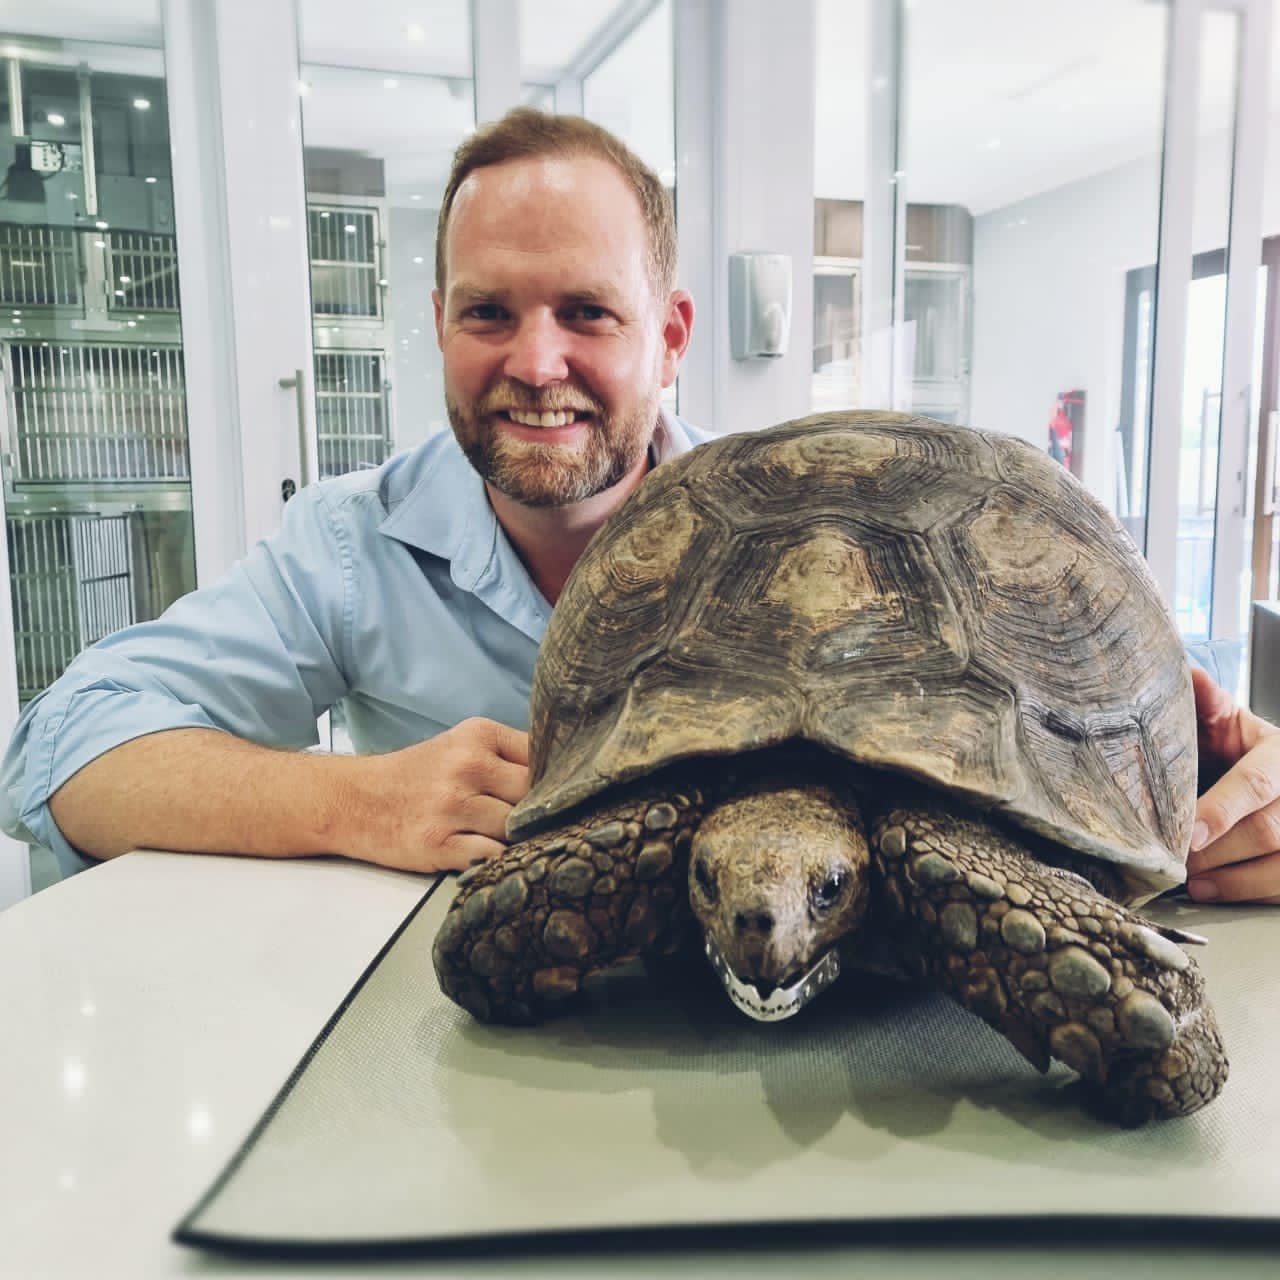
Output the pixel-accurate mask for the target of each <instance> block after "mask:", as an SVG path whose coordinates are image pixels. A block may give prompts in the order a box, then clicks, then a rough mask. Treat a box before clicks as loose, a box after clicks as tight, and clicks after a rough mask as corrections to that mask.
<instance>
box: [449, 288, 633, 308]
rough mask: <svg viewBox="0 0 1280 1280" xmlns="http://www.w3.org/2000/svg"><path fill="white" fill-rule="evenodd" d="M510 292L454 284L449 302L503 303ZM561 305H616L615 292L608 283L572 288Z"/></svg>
mask: <svg viewBox="0 0 1280 1280" xmlns="http://www.w3.org/2000/svg"><path fill="white" fill-rule="evenodd" d="M509 296H510V294H509V292H508V290H506V289H482V288H480V287H479V286H476V285H469V284H460V285H455V286H454V288H453V290H452V291H451V293H450V299H449V300H450V303H451V304H452V305H454V306H459V307H474V306H481V305H484V304H495V303H496V304H500V305H501V304H505V303H506V301H507V299H508V298H509ZM559 301H560V304H561V305H569V306H595V307H616V306H617V305H618V298H617V292H616V291H615V290H614V289H612V288H610V287H609V286H608V285H596V286H590V287H588V288H585V289H574V290H572V291H571V292H569V293H566V294H563V295H562V296H561V297H560V299H559Z"/></svg>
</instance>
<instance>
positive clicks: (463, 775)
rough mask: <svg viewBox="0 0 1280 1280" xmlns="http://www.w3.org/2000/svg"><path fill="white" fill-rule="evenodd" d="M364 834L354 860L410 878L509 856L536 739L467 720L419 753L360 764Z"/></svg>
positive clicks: (358, 812) (358, 819)
mask: <svg viewBox="0 0 1280 1280" xmlns="http://www.w3.org/2000/svg"><path fill="white" fill-rule="evenodd" d="M353 764H354V765H355V767H356V769H357V774H356V777H355V781H356V790H357V797H358V798H357V800H356V803H355V806H354V809H355V812H353V813H352V814H351V815H350V820H351V821H353V822H355V823H357V824H358V827H359V829H358V830H357V831H356V832H355V833H354V838H353V839H352V840H351V841H350V842H349V843H350V844H351V847H350V848H349V849H344V850H343V852H350V853H352V854H353V855H354V856H355V857H358V858H361V859H363V860H364V861H366V862H376V863H380V864H381V865H382V866H384V867H397V868H399V869H401V870H406V871H457V870H461V869H462V868H464V867H469V866H470V865H471V864H472V863H475V862H481V861H483V860H484V859H485V858H491V857H493V856H494V854H497V853H501V852H502V850H503V849H505V848H506V831H507V815H508V814H509V813H510V812H511V809H512V807H513V806H514V805H515V804H516V802H517V801H519V800H521V799H522V798H523V797H524V795H525V793H526V792H527V791H528V790H529V735H528V734H527V733H522V732H521V731H520V730H519V729H511V728H508V727H507V726H506V725H504V724H498V723H497V721H494V720H481V719H472V720H464V721H462V723H461V724H458V725H455V726H454V727H453V728H452V729H449V730H447V731H446V732H445V733H442V734H439V735H438V736H437V737H434V738H432V739H431V740H430V741H428V742H422V743H419V744H418V745H417V746H413V747H405V748H404V749H403V750H401V751H390V752H387V753H386V754H385V755H376V756H361V757H358V758H357V760H356V761H353Z"/></svg>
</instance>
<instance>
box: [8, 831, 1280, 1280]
mask: <svg viewBox="0 0 1280 1280" xmlns="http://www.w3.org/2000/svg"><path fill="white" fill-rule="evenodd" d="M427 885H428V881H427V880H425V879H423V878H422V877H415V876H410V875H404V874H400V873H396V872H391V871H385V870H381V869H379V868H375V867H368V866H361V865H356V864H352V863H348V862H344V861H341V860H338V859H312V860H306V861H289V862H267V861H260V860H256V859H241V858H230V857H207V856H200V857H195V856H190V855H181V854H165V853H136V854H131V855H129V856H128V857H125V858H120V859H117V860H115V861H113V862H111V863H107V864H104V865H103V866H101V867H96V868H94V869H93V870H91V871H89V872H87V873H85V874H83V875H80V876H77V877H74V878H73V879H71V880H69V881H67V882H65V883H63V884H60V885H57V886H55V887H54V888H52V889H49V890H46V891H45V892H43V893H41V894H38V895H36V896H35V897H33V898H31V899H29V900H28V901H26V902H24V903H21V904H19V905H18V906H16V907H13V908H11V909H9V910H8V911H6V912H4V913H2V914H0V1011H2V1013H0V1017H2V1018H3V1024H2V1025H3V1041H2V1045H3V1048H2V1050H0V1102H2V1104H3V1112H2V1114H3V1125H2V1126H0V1277H5V1278H6V1280H7V1278H8V1277H23V1278H24V1280H25V1278H26V1277H40V1276H55V1275H56V1276H62V1275H71V1276H86V1277H100V1276H116V1275H119V1276H130V1277H153V1276H155V1277H160V1276H171V1275H187V1274H192V1273H205V1272H209V1271H233V1272H235V1273H237V1274H254V1275H257V1274H281V1273H288V1274H295V1273H298V1274H300V1273H302V1272H304V1271H305V1272H312V1271H320V1272H321V1273H323V1274H335V1273H340V1274H345V1275H353V1276H356V1275H361V1276H363V1275H369V1274H371V1273H374V1272H381V1271H383V1270H391V1271H396V1272H407V1273H413V1274H431V1275H515V1274H519V1275H534V1274H537V1275H573V1276H579V1275H580V1276H591V1275H599V1274H602V1273H604V1272H605V1271H608V1272H609V1273H610V1274H624V1275H634V1276H639V1275H649V1274H657V1273H659V1272H661V1273H662V1274H664V1275H677V1274H686V1275H705V1274H723V1275H760V1276H776V1275H777V1274H778V1273H779V1271H780V1270H785V1269H787V1268H788V1267H790V1268H791V1269H794V1268H795V1266H796V1264H797V1262H802V1265H803V1270H804V1273H805V1274H809V1275H848V1274H851V1268H852V1273H855V1274H858V1275H869V1274H882V1273H883V1274H890V1273H891V1274H893V1275H894V1277H895V1280H907V1278H909V1277H912V1276H916V1275H919V1276H925V1275H933V1274H936V1273H937V1272H938V1270H939V1269H940V1268H945V1270H946V1272H947V1274H948V1276H949V1277H957V1276H962V1275H974V1276H977V1275H983V1276H985V1277H991V1276H994V1275H996V1274H1001V1273H1003V1274H1007V1275H1026V1274H1028V1273H1034V1274H1037V1275H1059V1274H1061V1275H1067V1274H1072V1275H1075V1276H1079V1274H1080V1273H1081V1272H1082V1271H1084V1272H1088V1271H1094V1272H1096V1273H1098V1274H1102V1273H1105V1272H1106V1271H1107V1270H1108V1268H1110V1267H1113V1266H1116V1265H1123V1266H1124V1268H1125V1274H1126V1280H1133V1278H1134V1277H1136V1276H1140V1275H1147V1274H1150V1275H1153V1276H1154V1275H1157V1274H1158V1275H1159V1276H1160V1277H1161V1278H1162V1280H1172V1278H1173V1277H1180V1276H1187V1277H1190V1276H1199V1275H1203V1274H1204V1273H1205V1269H1206V1268H1207V1267H1209V1266H1210V1265H1212V1266H1213V1267H1214V1269H1215V1271H1216V1272H1218V1273H1221V1274H1225V1275H1265V1274H1270V1273H1272V1272H1273V1270H1274V1265H1275V1263H1274V1259H1275V1254H1274V1246H1265V1245H1257V1246H1256V1247H1242V1248H1230V1247H1228V1245H1227V1244H1220V1245H1218V1246H1217V1247H1216V1248H1207V1247H1203V1246H1199V1245H1197V1246H1196V1247H1194V1248H1189V1247H1185V1246H1182V1247H1177V1248H1175V1249H1164V1248H1161V1247H1160V1246H1159V1244H1158V1242H1154V1241H1153V1242H1150V1243H1149V1244H1146V1245H1144V1246H1142V1247H1141V1248H1140V1249H1137V1250H1136V1251H1135V1252H1128V1251H1125V1250H1117V1249H1116V1248H1114V1247H1110V1248H1108V1247H1093V1246H1090V1245H1088V1244H1087V1243H1080V1244H1078V1245H1073V1246H1072V1247H1071V1248H1070V1249H1069V1251H1068V1252H1065V1253H1064V1252H1063V1251H1062V1249H1057V1250H1054V1251H1053V1252H1051V1253H1046V1252H1045V1251H1044V1250H1043V1249H1041V1250H1036V1249H1032V1248H1028V1247H1021V1246H1018V1247H1001V1248H999V1249H998V1250H997V1252H996V1254H995V1256H994V1257H993V1256H992V1255H991V1254H990V1253H988V1252H985V1251H980V1250H977V1249H973V1248H964V1247H960V1248H957V1246H955V1245H954V1244H952V1245H941V1246H940V1245H929V1244H914V1243H912V1242H911V1241H904V1242H901V1243H898V1244H884V1245H876V1246H874V1247H872V1246H862V1247H855V1246H851V1245H850V1246H844V1245H839V1244H824V1245H822V1246H815V1247H813V1248H812V1249H806V1250H804V1251H803V1252H802V1253H800V1254H799V1256H798V1257H797V1244H796V1242H795V1241H794V1239H793V1240H791V1242H790V1243H788V1244H780V1245H779V1247H778V1248H777V1249H774V1248H771V1247H768V1248H762V1247H761V1245H760V1242H759V1240H756V1241H754V1242H753V1243H752V1244H751V1247H750V1248H749V1249H744V1250H743V1251H741V1252H740V1253H739V1252H737V1251H734V1250H726V1249H724V1248H718V1249H715V1250H706V1251H694V1252H685V1253H676V1252H667V1253H663V1252H660V1251H659V1249H658V1245H659V1243H660V1242H658V1241H655V1242H654V1249H653V1250H652V1251H650V1250H639V1251H638V1250H637V1248H636V1246H634V1245H632V1246H631V1248H630V1249H629V1250H628V1251H626V1252H616V1251H615V1252H613V1253H610V1254H607V1255H599V1254H586V1253H583V1252H580V1251H579V1252H575V1253H571V1254H558V1255H557V1254H553V1253H547V1254H543V1255H540V1256H534V1257H532V1258H528V1259H514V1258H510V1257H506V1258H504V1257H501V1256H498V1257H494V1258H453V1259H445V1260H439V1261H435V1262H431V1261H424V1260H416V1261H414V1260H408V1261H400V1262H396V1261H394V1260H390V1261H387V1262H385V1263H371V1262H369V1261H367V1260H366V1261H360V1262H351V1263H340V1262H334V1263H333V1264H326V1265H323V1266H316V1265H310V1266H303V1265H301V1264H296V1263H295V1264H281V1265H278V1266H273V1265H271V1264H268V1263H261V1262H243V1261H237V1260H235V1259H229V1258H219V1257H215V1256H211V1255H204V1254H201V1253H198V1252H195V1251H192V1250H188V1249H184V1248H180V1247H178V1246H176V1245H173V1244H171V1243H170V1241H169V1234H170V1232H171V1230H172V1229H173V1227H174V1225H175V1224H176V1223H177V1221H178V1220H179V1218H181V1216H182V1215H183V1214H184V1213H185V1212H186V1211H187V1210H188V1209H190V1208H191V1206H192V1205H193V1204H194V1203H195V1201H196V1200H197V1198H198V1197H199V1196H200V1195H201V1194H202V1193H203V1192H204V1191H205V1190H206V1189H207V1188H208V1186H209V1185H210V1183H211V1182H212V1181H213V1179H214V1177H215V1176H216V1175H217V1174H218V1173H219V1172H220V1171H221V1170H222V1168H223V1166H224V1165H225V1164H226V1162H227V1160H228V1159H229V1158H230V1157H231V1156H232V1154H233V1153H234V1152H235V1151H236V1150H237V1148H238V1147H239V1145H240V1143H241V1142H242V1141H243V1139H244V1138H245V1136H246V1135H247V1134H248V1132H249V1131H250V1130H251V1128H252V1127H253V1125H254V1123H255V1122H256V1121H257V1119H258V1117H259V1116H260V1115H261V1113H262V1111H263V1110H264V1108H265V1107H266V1106H267V1104H268V1103H270V1102H271V1100H272V1099H273V1098H274V1097H275V1095H276V1093H277V1091H278V1090H279V1089H280V1086H281V1085H282V1084H283V1083H284V1082H285V1080H286V1079H287V1078H288V1077H289V1075H290V1073H291V1071H292V1070H293V1068H294V1066H295V1065H296V1064H297V1062H298V1060H299V1059H300V1058H301V1057H302V1055H303V1054H304V1053H305V1052H306V1050H307V1049H308V1048H309V1047H310V1045H311V1043H312V1041H313V1040H314V1039H315V1037H316V1035H317V1033H318V1032H319V1031H320V1029H321V1028H322V1027H323V1026H324V1024H325V1022H326V1020H327V1019H328V1018H329V1016H330V1014H331V1013H332V1012H333V1011H334V1009H335V1008H336V1006H337V1005H338V1004H339V1002H340V1001H341V1000H342V998H343V997H344V996H345V995H346V994H347V992H348V991H349V990H350V988H351V987H352V985H353V984H354V983H355V982H356V981H357V980H358V979H359V977H360V975H361V974H362V973H363V971H364V969H365V967H366V966H367V965H368V963H369V961H370V960H371V959H372V958H373V956H374V955H375V954H376V953H377V951H378V950H379V948H380V947H381V946H382V944H383V943H384V942H385V941H386V940H387V938H388V937H389V936H390V935H391V934H392V932H393V931H394V930H395V929H396V927H397V926H398V925H399V924H400V922H401V921H402V920H403V919H404V917H405V916H406V915H408V913H409V912H410V911H411V910H412V909H413V907H414V905H415V904H416V903H417V902H418V900H419V899H420V897H421V896H422V894H423V892H424V891H425V889H426V887H427ZM1278 923H1280V922H1278ZM1122 1254H1123V1257H1124V1260H1123V1262H1122V1263H1121V1261H1120V1258H1121V1255H1122ZM1157 1254H1159V1255H1160V1256H1157Z"/></svg>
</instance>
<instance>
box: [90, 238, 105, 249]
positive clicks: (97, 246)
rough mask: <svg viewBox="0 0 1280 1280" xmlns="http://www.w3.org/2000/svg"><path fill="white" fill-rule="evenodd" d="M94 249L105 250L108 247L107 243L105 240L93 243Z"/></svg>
mask: <svg viewBox="0 0 1280 1280" xmlns="http://www.w3.org/2000/svg"><path fill="white" fill-rule="evenodd" d="M93 247H94V248H95V249H105V248H106V247H107V242H106V241H105V240H95V241H94V242H93Z"/></svg>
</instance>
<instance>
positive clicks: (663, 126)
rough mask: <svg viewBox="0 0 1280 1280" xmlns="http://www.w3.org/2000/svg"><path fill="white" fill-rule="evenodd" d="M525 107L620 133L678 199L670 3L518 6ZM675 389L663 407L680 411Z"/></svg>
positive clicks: (531, 2) (537, 0)
mask: <svg viewBox="0 0 1280 1280" xmlns="http://www.w3.org/2000/svg"><path fill="white" fill-rule="evenodd" d="M519 12H520V58H521V65H520V79H521V83H522V85H523V90H524V101H525V102H526V103H527V104H528V105H530V106H535V107H538V108H540V109H541V110H544V111H555V112H559V113H561V114H567V115H581V116H584V117H585V118H586V119H588V120H591V121H593V122H594V123H596V124H598V125H602V126H603V127H604V128H606V129H608V130H609V131H610V132H611V133H613V134H616V135H617V136H618V137H619V138H621V139H622V141H623V142H625V143H626V144H627V146H628V147H630V148H631V150H632V151H634V152H635V153H636V155H637V156H639V157H640V159H641V160H643V161H644V162H645V164H647V165H648V166H649V167H650V168H651V169H652V170H653V171H654V172H655V173H656V174H657V175H658V177H659V178H660V179H661V180H662V183H663V185H664V186H665V187H666V188H667V190H668V191H670V192H671V193H672V198H673V199H674V198H675V175H676V155H675V68H674V61H673V57H674V55H673V50H672V45H671V39H672V35H671V0H658V2H657V3H652V4H642V5H636V4H631V3H628V0H615V2H614V3H611V4H595V5H583V4H576V3H568V2H567V0H520V10H519ZM676 399H677V387H676V386H674V385H673V386H670V387H667V388H666V389H665V390H664V391H663V393H662V403H663V404H664V405H665V406H666V407H667V408H668V409H671V410H673V411H674V409H675V407H676Z"/></svg>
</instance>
